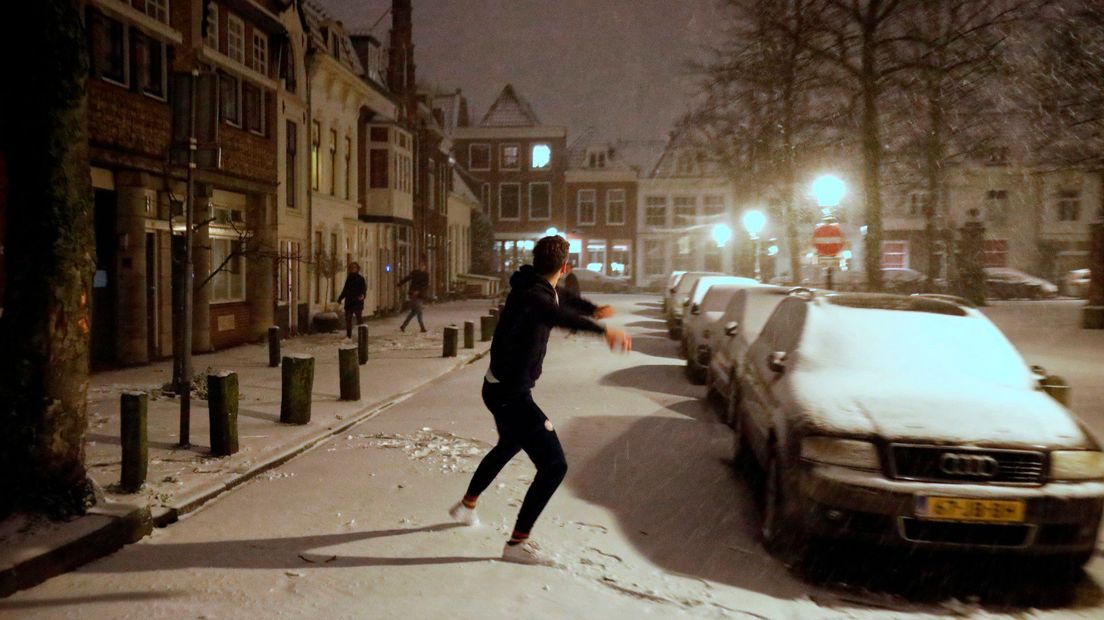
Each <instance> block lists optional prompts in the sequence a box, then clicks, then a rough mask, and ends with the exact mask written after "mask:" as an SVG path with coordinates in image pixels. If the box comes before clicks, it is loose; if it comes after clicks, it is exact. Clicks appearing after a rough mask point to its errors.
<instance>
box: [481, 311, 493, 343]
mask: <svg viewBox="0 0 1104 620" xmlns="http://www.w3.org/2000/svg"><path fill="white" fill-rule="evenodd" d="M494 330H495V324H494V317H493V316H490V315H484V316H481V317H479V341H480V342H489V341H490V339H491V337H492V336H494Z"/></svg>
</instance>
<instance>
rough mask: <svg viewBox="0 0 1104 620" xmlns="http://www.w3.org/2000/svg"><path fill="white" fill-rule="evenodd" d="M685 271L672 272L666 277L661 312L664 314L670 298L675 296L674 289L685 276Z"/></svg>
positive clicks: (668, 306)
mask: <svg viewBox="0 0 1104 620" xmlns="http://www.w3.org/2000/svg"><path fill="white" fill-rule="evenodd" d="M685 274H686V272H685V271H672V272H671V275H669V276H667V285H666V286H664V287H663V312H664V313H666V312H667V309H668V308H670V306H671V297H672V296H673V295H674V294H675V287H677V286H678V283H679V280H681V279H682V276H683V275H685Z"/></svg>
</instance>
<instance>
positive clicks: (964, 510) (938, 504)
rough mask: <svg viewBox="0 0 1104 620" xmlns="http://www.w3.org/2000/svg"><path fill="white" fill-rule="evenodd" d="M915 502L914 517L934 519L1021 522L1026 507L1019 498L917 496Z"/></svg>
mask: <svg viewBox="0 0 1104 620" xmlns="http://www.w3.org/2000/svg"><path fill="white" fill-rule="evenodd" d="M915 501H916V506H915V507H916V516H917V517H919V518H921V519H931V520H936V521H984V522H989V523H1021V522H1023V520H1024V514H1025V513H1026V509H1027V505H1026V504H1025V503H1024V501H1023V500H1020V499H1013V500H1006V499H966V498H960V497H928V496H924V495H920V496H917V497H916V498H915Z"/></svg>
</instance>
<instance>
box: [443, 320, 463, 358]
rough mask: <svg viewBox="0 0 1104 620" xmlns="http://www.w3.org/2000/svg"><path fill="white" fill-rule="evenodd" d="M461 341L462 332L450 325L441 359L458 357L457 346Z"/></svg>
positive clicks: (446, 330) (446, 329)
mask: <svg viewBox="0 0 1104 620" xmlns="http://www.w3.org/2000/svg"><path fill="white" fill-rule="evenodd" d="M459 339H460V330H459V329H457V327H456V326H455V325H449V326H448V327H446V328H445V342H444V351H443V352H442V354H441V357H456V348H457V347H456V346H457V344H458V342H457V341H458V340H459Z"/></svg>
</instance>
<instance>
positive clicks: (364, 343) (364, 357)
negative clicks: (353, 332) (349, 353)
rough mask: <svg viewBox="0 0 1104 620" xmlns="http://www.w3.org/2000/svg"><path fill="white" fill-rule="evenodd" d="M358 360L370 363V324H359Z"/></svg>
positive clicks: (362, 362)
mask: <svg viewBox="0 0 1104 620" xmlns="http://www.w3.org/2000/svg"><path fill="white" fill-rule="evenodd" d="M357 361H359V362H360V363H361V364H362V365H363V364H367V363H368V326H367V325H357Z"/></svg>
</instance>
